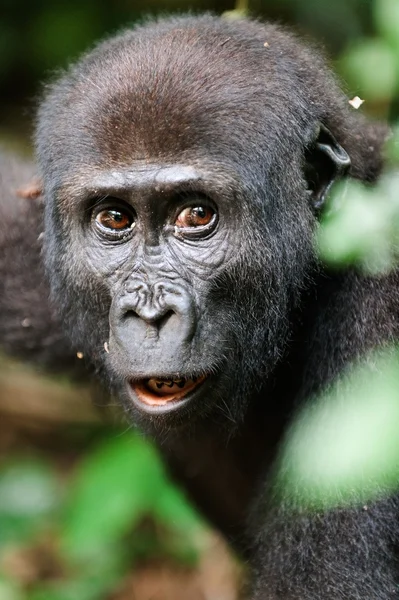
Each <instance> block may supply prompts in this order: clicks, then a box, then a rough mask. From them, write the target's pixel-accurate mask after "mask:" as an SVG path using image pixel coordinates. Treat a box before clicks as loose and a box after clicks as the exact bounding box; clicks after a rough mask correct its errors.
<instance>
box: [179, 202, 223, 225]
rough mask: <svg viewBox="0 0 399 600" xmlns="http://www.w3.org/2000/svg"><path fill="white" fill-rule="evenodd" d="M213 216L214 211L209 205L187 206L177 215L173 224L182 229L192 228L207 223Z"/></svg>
mask: <svg viewBox="0 0 399 600" xmlns="http://www.w3.org/2000/svg"><path fill="white" fill-rule="evenodd" d="M215 217H216V214H215V211H214V210H213V209H212V208H211V207H210V206H188V207H187V208H185V209H184V210H182V211H181V213H180V214H179V215H178V217H177V219H176V221H175V225H176V227H180V228H182V229H194V228H195V227H204V226H206V225H209V224H210V223H212V222H213V221H214V220H215Z"/></svg>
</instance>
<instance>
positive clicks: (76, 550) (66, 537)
mask: <svg viewBox="0 0 399 600" xmlns="http://www.w3.org/2000/svg"><path fill="white" fill-rule="evenodd" d="M164 485H165V475H164V470H163V467H162V464H161V462H160V460H159V457H158V455H157V453H156V451H155V449H154V448H153V446H152V445H150V444H149V443H148V442H147V441H146V440H145V439H144V438H142V437H140V436H139V435H133V434H132V432H129V433H128V434H126V435H123V436H120V437H117V438H114V439H110V440H106V441H104V442H103V443H101V444H100V445H99V447H97V448H96V449H95V450H94V451H93V452H92V453H91V454H89V455H88V456H87V457H86V458H85V460H84V461H83V462H82V463H81V464H80V465H79V467H78V469H77V472H76V473H75V481H74V482H73V483H72V489H71V493H70V498H69V508H68V511H67V513H66V516H65V521H64V527H63V535H62V540H63V547H64V549H65V551H66V552H67V554H68V555H69V556H71V557H75V558H79V557H87V558H89V557H90V556H95V555H96V552H98V551H101V548H106V547H107V546H108V545H109V544H110V543H111V542H113V541H114V540H116V539H118V538H120V537H121V536H122V535H123V534H125V533H126V532H127V531H128V530H129V529H130V528H131V527H132V526H133V525H134V524H135V523H137V521H138V520H139V519H140V518H141V517H142V516H143V515H144V514H145V513H148V512H151V511H152V508H153V506H154V504H155V503H156V502H157V501H158V498H159V496H160V494H161V492H162V488H163V486H164Z"/></svg>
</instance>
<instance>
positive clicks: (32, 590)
mask: <svg viewBox="0 0 399 600" xmlns="http://www.w3.org/2000/svg"><path fill="white" fill-rule="evenodd" d="M204 531H205V529H204V524H203V523H202V521H201V520H200V519H199V517H198V516H197V515H196V513H195V512H194V511H193V509H192V508H191V507H190V506H189V505H188V503H187V502H186V500H185V499H184V497H183V496H182V494H181V493H180V492H179V491H178V490H177V488H176V487H175V486H174V485H172V484H171V482H170V481H169V479H168V478H167V476H166V475H165V471H164V468H163V466H162V463H161V461H160V459H159V457H158V454H157V452H156V451H155V449H154V447H153V446H152V445H151V444H150V443H149V442H148V441H147V440H146V439H145V438H143V437H142V436H140V435H139V434H138V433H134V432H132V431H129V432H127V433H125V434H123V435H122V434H121V435H119V436H116V435H113V436H112V437H110V435H109V434H106V435H105V436H104V437H102V438H101V440H100V441H99V442H97V443H96V444H95V446H94V447H92V448H91V449H90V450H88V451H87V452H86V454H85V455H84V456H83V457H82V458H80V459H79V460H77V461H76V463H75V465H74V467H73V468H72V469H70V470H69V471H66V472H63V471H62V470H60V468H59V465H57V462H56V461H55V460H51V459H49V458H48V457H44V456H40V455H37V456H35V457H29V458H28V457H26V456H25V457H23V458H18V457H13V458H12V459H10V460H9V461H5V462H3V464H2V465H1V467H0V574H1V573H2V574H3V575H2V576H0V592H1V593H0V597H1V598H2V600H8V599H9V600H14V598H22V597H23V598H26V599H29V600H67V599H68V600H69V599H71V600H75V599H76V598H79V600H96V599H101V598H105V597H106V594H107V593H108V592H109V591H110V590H112V589H113V588H114V587H115V586H116V584H117V583H118V582H119V581H120V580H121V578H122V577H123V576H124V575H125V574H126V573H127V571H128V569H129V568H131V567H132V565H133V564H134V562H135V561H137V560H143V559H145V558H148V557H154V556H158V557H166V558H169V559H173V560H177V561H178V562H179V563H181V564H186V565H193V564H195V562H196V560H197V558H198V556H199V550H200V549H201V544H202V540H203V535H204ZM30 553H33V554H35V555H36V556H37V557H39V558H40V556H41V555H42V560H43V567H42V568H43V569H44V571H45V572H44V573H42V575H43V577H41V576H40V567H38V570H39V576H37V574H36V575H32V574H30V573H29V571H30V570H31V571H32V568H33V567H32V565H31V564H30V560H29V554H30ZM39 558H36V560H39ZM29 565H30V566H29Z"/></svg>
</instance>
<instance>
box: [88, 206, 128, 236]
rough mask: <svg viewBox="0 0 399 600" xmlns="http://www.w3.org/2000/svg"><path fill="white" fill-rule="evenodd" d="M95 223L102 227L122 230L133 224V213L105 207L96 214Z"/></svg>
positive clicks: (116, 230)
mask: <svg viewBox="0 0 399 600" xmlns="http://www.w3.org/2000/svg"><path fill="white" fill-rule="evenodd" d="M96 224H97V225H99V226H100V227H101V228H102V229H108V230H111V231H114V232H123V231H126V230H128V229H132V228H133V226H134V219H133V215H131V214H129V213H128V212H125V211H123V210H121V209H115V208H106V209H104V210H101V211H100V212H99V213H97V215H96Z"/></svg>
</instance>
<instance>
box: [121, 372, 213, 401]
mask: <svg viewBox="0 0 399 600" xmlns="http://www.w3.org/2000/svg"><path fill="white" fill-rule="evenodd" d="M205 379H206V377H205V376H203V377H192V378H188V379H185V378H184V377H180V378H177V379H163V378H158V377H152V378H150V379H142V380H140V381H132V382H131V383H130V385H131V387H132V389H133V391H134V392H135V394H136V396H137V398H138V399H139V400H140V401H141V402H143V403H144V404H148V405H150V406H165V405H166V404H169V402H176V401H178V400H182V399H183V398H185V397H186V396H187V394H189V393H190V392H192V391H193V390H195V389H196V388H197V387H198V386H200V385H201V384H202V383H203V382H204V381H205Z"/></svg>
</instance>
